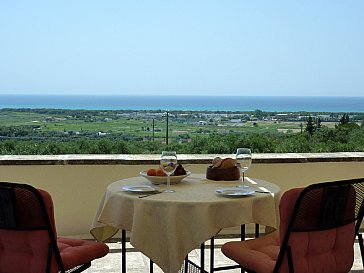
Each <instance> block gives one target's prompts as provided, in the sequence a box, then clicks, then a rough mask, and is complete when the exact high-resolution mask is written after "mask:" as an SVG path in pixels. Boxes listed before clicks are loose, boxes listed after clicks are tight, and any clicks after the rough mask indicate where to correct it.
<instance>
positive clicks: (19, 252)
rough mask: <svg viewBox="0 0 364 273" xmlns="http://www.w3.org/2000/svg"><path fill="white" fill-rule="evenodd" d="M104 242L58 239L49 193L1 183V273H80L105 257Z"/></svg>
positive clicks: (28, 187) (21, 185)
mask: <svg viewBox="0 0 364 273" xmlns="http://www.w3.org/2000/svg"><path fill="white" fill-rule="evenodd" d="M108 251H109V249H108V247H107V246H106V245H105V244H104V243H99V242H94V241H87V240H79V239H68V238H62V237H58V238H57V232H56V227H55V220H54V211H53V202H52V198H51V196H50V194H49V193H48V192H46V191H44V190H37V189H35V188H34V187H32V186H30V185H26V184H17V183H8V182H0V272H1V273H15V272H16V273H42V272H44V273H55V272H81V271H84V270H85V269H86V268H88V267H90V266H91V261H92V260H94V259H96V258H100V257H103V256H105V255H106V254H107V253H108Z"/></svg>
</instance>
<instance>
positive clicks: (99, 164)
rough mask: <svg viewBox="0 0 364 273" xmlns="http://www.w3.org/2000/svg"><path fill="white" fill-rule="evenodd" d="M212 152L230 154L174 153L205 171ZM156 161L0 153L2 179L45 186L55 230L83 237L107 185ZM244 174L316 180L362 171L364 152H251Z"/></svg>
mask: <svg viewBox="0 0 364 273" xmlns="http://www.w3.org/2000/svg"><path fill="white" fill-rule="evenodd" d="M215 156H220V157H232V156H233V155H179V156H178V158H179V162H181V163H182V164H183V165H184V166H185V168H186V169H188V170H190V171H192V172H193V173H205V171H206V167H207V166H208V165H209V164H210V162H211V160H212V159H213V158H214V157H215ZM158 163H159V155H58V156H0V181H14V182H21V183H28V184H31V185H33V186H35V187H39V188H43V189H46V190H47V191H49V192H50V193H51V195H52V196H53V199H54V204H55V216H56V224H57V228H58V233H59V234H60V235H65V236H76V237H82V238H87V237H89V232H88V231H89V226H90V224H91V222H92V220H93V217H94V214H95V212H96V209H97V207H98V204H99V201H100V199H101V197H102V195H103V193H104V191H105V188H106V187H107V186H108V185H109V184H110V183H112V182H114V181H116V180H119V179H123V178H127V177H132V176H138V175H139V172H140V171H142V170H146V169H148V168H152V167H153V168H155V167H156V166H157V165H158ZM247 175H248V176H250V177H255V178H259V179H263V180H267V181H270V182H272V183H275V184H277V185H279V186H280V187H281V189H282V191H285V190H287V189H289V188H293V187H302V186H307V185H309V184H311V183H315V182H323V181H332V180H340V179H349V178H358V177H364V153H329V154H254V155H253V164H252V166H251V168H250V170H249V171H248V172H247Z"/></svg>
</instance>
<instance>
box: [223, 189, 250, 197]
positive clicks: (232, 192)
mask: <svg viewBox="0 0 364 273" xmlns="http://www.w3.org/2000/svg"><path fill="white" fill-rule="evenodd" d="M216 192H217V193H218V194H221V195H223V196H229V197H241V196H248V195H252V194H253V193H254V192H255V190H253V189H251V188H247V189H244V188H236V187H235V188H221V189H217V190H216Z"/></svg>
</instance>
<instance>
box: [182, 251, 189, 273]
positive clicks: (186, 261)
mask: <svg viewBox="0 0 364 273" xmlns="http://www.w3.org/2000/svg"><path fill="white" fill-rule="evenodd" d="M183 272H184V273H188V254H187V256H186V258H185V268H184V271H183Z"/></svg>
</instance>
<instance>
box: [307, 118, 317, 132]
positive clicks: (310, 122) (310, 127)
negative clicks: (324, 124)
mask: <svg viewBox="0 0 364 273" xmlns="http://www.w3.org/2000/svg"><path fill="white" fill-rule="evenodd" d="M315 129H316V128H315V123H314V122H313V119H312V117H311V116H309V117H308V119H307V123H306V129H305V131H306V132H308V133H309V134H310V135H311V136H312V135H313V133H314V132H315Z"/></svg>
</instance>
